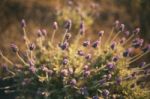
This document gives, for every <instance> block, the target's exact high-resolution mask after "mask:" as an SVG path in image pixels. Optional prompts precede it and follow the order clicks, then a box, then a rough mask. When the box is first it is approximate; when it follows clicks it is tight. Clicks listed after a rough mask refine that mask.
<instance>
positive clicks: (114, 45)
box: [110, 42, 117, 50]
mask: <svg viewBox="0 0 150 99" xmlns="http://www.w3.org/2000/svg"><path fill="white" fill-rule="evenodd" d="M116 45H117V44H116V42H112V44H111V45H110V48H111V49H112V50H114V49H115V47H116Z"/></svg>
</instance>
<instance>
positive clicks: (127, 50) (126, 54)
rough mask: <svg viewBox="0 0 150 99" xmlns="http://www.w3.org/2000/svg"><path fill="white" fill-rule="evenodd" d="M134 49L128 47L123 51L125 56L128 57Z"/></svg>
mask: <svg viewBox="0 0 150 99" xmlns="http://www.w3.org/2000/svg"><path fill="white" fill-rule="evenodd" d="M132 51H133V49H132V48H128V49H126V50H125V51H124V52H123V56H124V57H128V56H129V55H130V53H131V52H132Z"/></svg>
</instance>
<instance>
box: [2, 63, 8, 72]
mask: <svg viewBox="0 0 150 99" xmlns="http://www.w3.org/2000/svg"><path fill="white" fill-rule="evenodd" d="M8 71H9V70H8V66H7V65H6V64H3V65H2V72H3V73H7V72H8Z"/></svg>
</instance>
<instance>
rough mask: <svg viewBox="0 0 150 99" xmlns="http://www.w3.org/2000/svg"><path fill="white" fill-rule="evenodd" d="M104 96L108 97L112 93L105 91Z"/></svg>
mask: <svg viewBox="0 0 150 99" xmlns="http://www.w3.org/2000/svg"><path fill="white" fill-rule="evenodd" d="M102 94H103V96H104V97H108V95H109V94H110V92H109V91H108V90H107V89H105V90H103V92H102Z"/></svg>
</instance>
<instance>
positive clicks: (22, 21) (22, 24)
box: [21, 19, 26, 28]
mask: <svg viewBox="0 0 150 99" xmlns="http://www.w3.org/2000/svg"><path fill="white" fill-rule="evenodd" d="M21 27H22V28H25V27H26V22H25V20H24V19H22V20H21Z"/></svg>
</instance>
